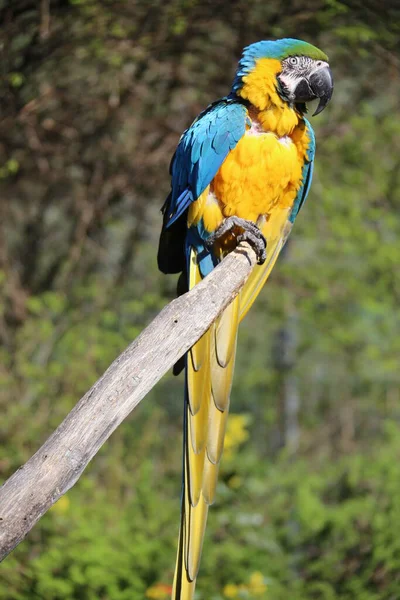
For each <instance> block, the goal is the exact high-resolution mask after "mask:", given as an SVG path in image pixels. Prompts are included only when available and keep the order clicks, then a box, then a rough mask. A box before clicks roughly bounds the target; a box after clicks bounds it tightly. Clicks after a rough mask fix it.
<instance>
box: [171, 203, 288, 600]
mask: <svg viewBox="0 0 400 600" xmlns="http://www.w3.org/2000/svg"><path fill="white" fill-rule="evenodd" d="M287 218H288V211H287V210H277V211H275V213H274V215H273V218H272V219H271V220H269V221H266V222H265V223H264V224H263V227H262V231H263V234H264V235H265V237H266V239H267V240H268V246H267V260H266V262H265V263H264V265H262V266H257V267H255V268H254V270H253V272H252V274H251V275H250V277H249V279H248V281H247V283H246V285H245V287H244V288H243V290H242V291H241V293H240V294H239V296H237V297H236V298H235V299H234V300H233V302H232V303H231V304H230V305H229V306H228V307H227V308H226V309H225V311H224V312H223V314H222V315H221V316H220V317H219V319H218V320H217V321H216V322H215V323H214V324H213V325H212V326H211V327H210V329H209V330H208V331H207V332H206V333H205V334H204V335H203V337H202V338H201V339H200V340H199V341H198V342H197V343H196V344H195V345H194V346H193V348H191V350H190V351H189V352H188V355H187V362H186V383H187V390H186V393H187V404H186V407H185V411H186V414H185V432H184V436H185V438H184V439H185V449H184V465H185V466H184V484H183V495H182V512H181V527H180V533H179V546H178V556H177V563H176V570H175V578H174V585H173V592H172V600H193V598H194V591H195V584H196V578H197V574H198V571H199V566H200V558H201V551H202V547H203V539H204V533H205V527H206V521H207V514H208V507H209V505H210V504H212V503H213V502H214V499H215V491H216V486H217V478H218V469H219V463H220V460H221V456H222V451H223V446H224V437H225V429H226V422H227V417H228V411H229V399H230V392H231V386H232V378H233V368H234V363H235V354H236V341H237V331H238V326H239V322H240V321H241V320H242V319H243V318H244V316H245V315H246V314H247V311H248V310H249V309H250V307H251V305H252V304H253V302H254V300H255V298H256V297H257V295H258V293H259V291H260V290H261V288H262V286H263V285H264V283H265V281H266V280H267V278H268V276H269V274H270V272H271V270H272V268H273V266H274V264H275V261H276V259H277V257H278V255H279V252H280V250H281V248H282V246H283V244H284V241H285V239H286V237H287V234H288V233H289V231H290V224H289V223H288V221H287ZM200 280H201V274H200V270H199V267H198V264H197V258H196V254H195V251H194V250H192V251H191V255H190V267H189V288H190V289H191V288H192V287H193V286H194V285H196V284H197V283H198V282H199V281H200Z"/></svg>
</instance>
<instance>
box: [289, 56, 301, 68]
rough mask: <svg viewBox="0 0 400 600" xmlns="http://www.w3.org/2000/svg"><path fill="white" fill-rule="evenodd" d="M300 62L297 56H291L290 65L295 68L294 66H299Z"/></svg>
mask: <svg viewBox="0 0 400 600" xmlns="http://www.w3.org/2000/svg"><path fill="white" fill-rule="evenodd" d="M298 62H299V59H298V58H297V56H291V57H290V58H289V63H290V64H291V65H293V66H294V65H297V64H298Z"/></svg>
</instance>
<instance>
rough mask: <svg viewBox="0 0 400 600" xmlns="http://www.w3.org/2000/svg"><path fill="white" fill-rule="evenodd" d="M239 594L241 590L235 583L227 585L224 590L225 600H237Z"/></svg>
mask: <svg viewBox="0 0 400 600" xmlns="http://www.w3.org/2000/svg"><path fill="white" fill-rule="evenodd" d="M238 593H239V588H238V586H237V585H235V584H234V583H227V584H226V586H225V587H224V590H223V594H224V596H225V598H237V595H238Z"/></svg>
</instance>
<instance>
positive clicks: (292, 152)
mask: <svg viewBox="0 0 400 600" xmlns="http://www.w3.org/2000/svg"><path fill="white" fill-rule="evenodd" d="M308 144H309V138H308V135H307V131H306V128H305V126H304V123H303V122H302V121H300V122H299V123H298V125H297V127H295V128H294V130H293V131H292V133H291V135H285V136H282V137H278V136H277V135H276V134H275V133H272V132H265V131H264V129H263V127H262V124H261V120H253V122H252V125H251V127H250V128H249V129H248V130H247V132H246V134H245V135H244V136H243V138H242V139H241V140H240V141H239V143H238V144H237V146H236V148H235V149H234V150H232V151H231V152H230V153H229V155H228V156H227V158H226V160H225V161H224V162H223V164H222V165H221V167H220V169H219V171H218V173H217V175H216V176H215V178H214V180H213V181H212V183H211V185H210V186H209V187H208V188H206V189H205V190H204V192H203V194H202V195H201V196H200V198H199V199H198V200H197V201H196V202H194V203H193V204H192V206H191V208H190V211H189V226H190V225H192V224H196V223H198V221H199V220H200V218H203V224H204V227H205V229H206V230H207V231H215V229H216V228H217V227H218V226H219V225H220V224H221V222H222V220H223V218H224V217H228V216H230V215H237V216H238V217H241V218H243V219H247V220H251V221H254V222H256V221H257V219H259V217H262V216H266V217H267V218H268V217H269V216H270V214H271V211H272V210H273V209H274V208H275V207H277V208H278V207H279V208H288V207H291V206H292V204H293V202H294V200H295V197H296V194H297V191H298V190H299V188H300V185H301V181H302V168H303V164H304V160H305V155H306V152H307V147H308Z"/></svg>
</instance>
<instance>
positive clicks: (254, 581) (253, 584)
mask: <svg viewBox="0 0 400 600" xmlns="http://www.w3.org/2000/svg"><path fill="white" fill-rule="evenodd" d="M249 591H250V592H251V593H252V594H253V596H262V595H263V594H264V593H265V592H266V591H267V584H266V583H265V578H264V575H263V574H262V573H260V571H255V572H254V573H252V574H251V575H250V579H249Z"/></svg>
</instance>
